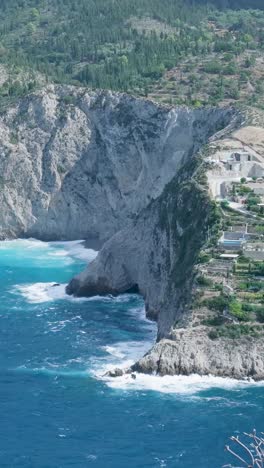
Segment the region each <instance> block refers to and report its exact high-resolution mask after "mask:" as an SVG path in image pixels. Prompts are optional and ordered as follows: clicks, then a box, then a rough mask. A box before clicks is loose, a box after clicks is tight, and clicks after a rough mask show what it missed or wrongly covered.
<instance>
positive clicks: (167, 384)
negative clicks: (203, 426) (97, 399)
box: [103, 369, 264, 395]
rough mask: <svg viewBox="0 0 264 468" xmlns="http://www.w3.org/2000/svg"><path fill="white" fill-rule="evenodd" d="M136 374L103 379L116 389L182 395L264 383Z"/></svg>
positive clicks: (205, 377) (196, 376) (262, 383)
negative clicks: (134, 376)
mask: <svg viewBox="0 0 264 468" xmlns="http://www.w3.org/2000/svg"><path fill="white" fill-rule="evenodd" d="M108 370H111V369H108ZM135 375H136V379H135V380H134V379H133V378H132V377H131V375H129V374H128V375H124V376H122V377H115V378H110V377H103V379H104V380H105V382H106V384H107V385H108V386H109V387H111V388H115V389H120V390H142V391H148V390H152V391H156V392H160V393H172V394H181V395H195V394H197V393H200V392H202V391H206V390H209V389H212V388H218V389H224V390H238V389H241V388H246V387H250V386H263V385H264V382H258V383H256V382H253V381H250V382H248V381H236V380H233V379H229V378H221V377H212V376H200V375H190V376H165V377H160V376H156V375H145V374H138V373H136V374H135Z"/></svg>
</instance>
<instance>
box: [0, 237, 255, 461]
mask: <svg viewBox="0 0 264 468" xmlns="http://www.w3.org/2000/svg"><path fill="white" fill-rule="evenodd" d="M94 257H95V252H93V251H91V250H85V249H84V248H83V246H82V244H81V243H80V242H68V243H43V242H39V241H34V240H17V241H12V242H0V275H1V285H0V288H1V301H0V334H1V339H0V347H1V349H0V372H1V374H0V376H1V377H0V405H1V423H0V432H1V434H0V466H1V468H3V467H8V468H9V467H15V468H16V467H19V468H25V467H27V468H32V467H34V468H35V467H36V468H58V467H63V468H64V467H76V468H81V467H86V466H87V467H88V466H93V467H100V468H139V467H142V468H143V467H144V468H145V467H146V468H147V467H151V468H152V467H156V466H157V467H178V466H179V467H181V466H182V467H184V468H186V467H187V468H191V467H192V468H193V467H197V468H214V467H220V466H222V465H223V464H224V463H228V462H229V461H230V459H229V457H228V456H227V454H225V452H224V445H225V443H226V442H227V440H228V437H229V435H232V434H233V433H234V434H236V433H239V432H243V431H249V430H250V429H252V428H256V429H258V430H262V431H263V430H264V417H263V416H264V412H263V409H264V393H263V386H262V385H261V384H259V385H252V384H249V383H235V382H232V381H231V380H228V379H225V380H223V379H213V378H201V377H198V376H192V377H164V378H160V377H156V376H138V377H137V379H136V380H133V379H131V378H130V377H129V376H126V377H121V378H118V379H106V378H105V377H103V374H104V373H105V372H106V371H107V370H108V369H110V368H112V367H116V366H117V365H118V366H127V365H128V364H129V363H131V362H133V361H134V360H135V359H136V358H138V357H140V356H141V355H142V354H143V353H144V352H145V351H146V350H147V349H148V348H149V347H150V345H151V343H152V342H154V340H155V334H156V329H155V325H154V324H153V323H151V322H148V321H147V320H146V319H145V315H144V305H143V302H142V300H141V299H140V298H139V297H137V296H135V295H131V296H128V295H124V296H120V297H118V298H111V297H106V298H100V297H95V298H92V299H89V300H87V299H86V300H83V299H82V300H81V299H72V298H69V297H67V296H66V294H65V284H66V283H67V281H68V280H69V279H70V278H71V277H72V276H73V275H74V274H76V273H77V272H79V271H81V270H82V269H83V267H84V266H85V264H86V263H87V261H88V262H89V261H91V260H92V259H93V258H94ZM54 283H59V284H60V286H54Z"/></svg>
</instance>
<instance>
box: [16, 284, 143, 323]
mask: <svg viewBox="0 0 264 468" xmlns="http://www.w3.org/2000/svg"><path fill="white" fill-rule="evenodd" d="M66 286H67V283H65V284H58V283H54V282H49V283H31V284H18V285H15V286H14V287H13V288H12V292H13V293H14V294H20V295H22V296H23V297H24V298H25V299H26V300H27V302H29V303H31V304H41V303H43V302H50V301H58V300H67V301H71V302H105V303H119V302H126V301H128V299H129V296H128V295H127V296H126V298H125V297H124V299H123V298H121V299H120V297H114V296H92V297H74V296H69V295H68V294H66ZM141 313H142V312H141V311H140V309H135V315H136V314H141Z"/></svg>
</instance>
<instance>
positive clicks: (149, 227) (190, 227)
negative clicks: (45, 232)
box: [67, 110, 230, 340]
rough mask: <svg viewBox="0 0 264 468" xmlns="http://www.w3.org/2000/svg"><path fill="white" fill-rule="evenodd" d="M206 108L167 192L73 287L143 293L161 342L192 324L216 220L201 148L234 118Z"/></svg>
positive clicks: (82, 292)
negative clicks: (194, 295) (204, 250)
mask: <svg viewBox="0 0 264 468" xmlns="http://www.w3.org/2000/svg"><path fill="white" fill-rule="evenodd" d="M184 112H186V111H185V110H184ZM204 112H208V117H207V118H206V119H205V116H203V119H202V120H199V122H197V121H193V119H194V116H192V117H189V120H188V121H189V123H190V124H191V126H192V128H193V129H194V130H193V132H194V134H195V135H196V136H195V139H194V141H193V145H192V149H191V150H189V151H188V153H187V154H186V155H185V157H184V158H182V159H181V164H179V166H178V168H177V170H176V174H175V176H174V178H173V179H172V180H171V182H170V183H168V184H167V186H166V187H165V189H164V190H163V192H162V193H161V195H160V196H158V197H157V198H156V199H155V200H152V201H151V202H150V203H149V205H148V206H147V207H146V208H144V209H142V210H141V212H140V214H139V215H138V216H137V217H136V219H135V220H134V221H133V222H132V223H130V225H129V226H128V227H127V228H125V229H123V230H121V231H119V232H118V233H117V234H115V235H114V236H113V237H112V238H111V239H110V240H109V241H108V242H106V243H105V245H104V247H103V248H102V250H101V251H100V253H99V255H98V256H97V258H96V259H95V260H94V261H93V262H92V263H91V264H90V265H89V267H88V268H87V269H86V271H84V272H82V273H81V274H80V275H78V276H77V277H76V278H74V279H73V280H72V281H71V282H70V284H69V285H68V287H67V293H68V294H74V295H76V296H93V295H97V294H114V295H116V294H120V293H125V292H128V291H138V292H139V293H140V294H141V295H142V296H143V297H144V299H145V303H146V310H147V315H148V317H150V318H154V319H155V320H157V321H158V340H160V339H162V338H164V337H166V338H168V337H170V335H171V333H172V331H173V329H174V327H175V326H176V325H177V326H182V325H186V324H187V323H188V322H189V319H190V315H191V314H190V302H191V291H192V283H193V267H194V264H195V262H196V260H197V256H198V254H199V251H200V249H201V247H202V245H203V244H204V242H205V239H206V235H207V232H208V227H209V225H210V223H211V222H212V213H213V209H212V203H211V200H210V198H209V196H208V187H207V185H206V179H204V177H203V170H202V162H201V159H200V158H199V157H198V155H197V151H198V148H199V147H200V146H201V145H202V144H204V143H205V142H207V141H208V138H210V136H212V135H213V134H214V132H216V130H219V129H220V128H221V127H223V123H225V124H227V123H228V122H230V120H229V119H230V114H229V118H228V119H227V120H225V118H226V117H227V115H228V114H223V115H222V116H221V117H220V116H219V117H220V120H218V121H217V119H216V120H215V116H216V115H215V114H214V112H213V114H212V115H211V114H210V110H209V111H204ZM194 115H197V116H198V115H200V116H201V114H194ZM224 116H225V117H224ZM178 125H180V120H177V124H176V126H175V128H174V127H173V130H172V131H173V132H175V133H174V139H175V144H176V145H177V135H178V131H179V129H178V127H177V126H178ZM180 133H181V131H180ZM188 134H189V135H190V131H188ZM181 144H183V141H182V143H181Z"/></svg>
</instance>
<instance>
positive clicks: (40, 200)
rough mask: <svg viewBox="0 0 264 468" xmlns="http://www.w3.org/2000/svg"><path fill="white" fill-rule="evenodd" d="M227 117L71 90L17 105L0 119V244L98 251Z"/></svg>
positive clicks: (50, 90)
mask: <svg viewBox="0 0 264 468" xmlns="http://www.w3.org/2000/svg"><path fill="white" fill-rule="evenodd" d="M231 113H232V112H231V111H228V110H225V111H218V110H208V111H204V110H196V111H189V110H188V109H186V108H179V109H178V110H175V109H168V108H165V107H162V106H158V105H157V104H154V103H152V102H150V101H146V100H143V99H136V98H133V97H131V96H127V95H124V94H119V93H112V92H110V91H97V92H95V91H87V90H86V89H84V88H81V89H78V88H75V87H70V86H49V87H47V88H45V89H43V90H41V91H39V92H36V93H33V94H31V95H29V96H27V97H25V98H23V99H21V100H20V101H19V102H18V103H17V104H16V105H13V106H12V107H10V108H9V109H7V110H6V111H4V112H3V113H2V114H1V115H0V174H1V176H0V185H1V190H0V203H1V212H0V238H7V237H9V238H11V237H18V236H20V237H22V236H24V237H29V236H32V237H37V238H39V239H44V240H57V239H65V240H70V239H88V244H87V245H89V241H90V245H92V246H94V245H97V246H101V245H102V244H103V242H104V241H105V240H107V239H109V238H110V237H111V236H112V235H113V234H115V233H116V232H118V231H119V230H120V229H122V228H123V227H124V226H126V225H128V224H129V223H130V222H131V221H132V220H133V219H134V218H135V217H136V216H137V215H138V214H139V212H140V211H141V210H142V209H143V208H145V207H146V206H147V205H148V204H149V203H150V201H151V200H152V199H156V198H157V197H158V196H159V195H160V194H161V193H162V191H163V189H164V187H165V186H166V184H167V183H168V182H169V181H170V180H171V179H172V178H173V177H174V175H175V173H176V172H177V171H178V169H179V168H180V167H181V165H182V164H183V163H184V161H185V160H186V159H187V158H188V157H189V154H190V153H193V152H194V150H195V149H198V147H199V146H200V144H201V143H202V142H203V141H205V140H206V138H207V137H208V136H209V135H210V134H211V133H212V132H213V131H214V130H215V128H216V127H219V128H220V127H221V124H223V123H224V122H226V121H227V120H228V119H229V117H230V114H231ZM208 120H209V123H208Z"/></svg>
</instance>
